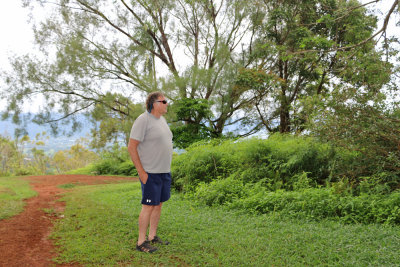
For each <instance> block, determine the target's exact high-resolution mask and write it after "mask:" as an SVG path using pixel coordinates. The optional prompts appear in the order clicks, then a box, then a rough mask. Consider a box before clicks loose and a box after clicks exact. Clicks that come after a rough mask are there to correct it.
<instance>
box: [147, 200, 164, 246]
mask: <svg viewBox="0 0 400 267" xmlns="http://www.w3.org/2000/svg"><path fill="white" fill-rule="evenodd" d="M162 204H163V203H162V202H161V203H160V205H157V206H153V207H154V210H153V212H152V213H151V216H150V230H149V240H153V239H154V237H155V236H156V235H157V227H158V222H159V221H160V216H161V207H162Z"/></svg>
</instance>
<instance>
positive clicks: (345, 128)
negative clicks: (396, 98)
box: [308, 88, 400, 189]
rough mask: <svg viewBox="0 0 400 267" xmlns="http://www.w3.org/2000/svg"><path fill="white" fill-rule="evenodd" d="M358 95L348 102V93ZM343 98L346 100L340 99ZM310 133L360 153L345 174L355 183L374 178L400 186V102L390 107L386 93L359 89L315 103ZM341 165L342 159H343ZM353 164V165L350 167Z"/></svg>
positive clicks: (394, 187) (396, 187)
mask: <svg viewBox="0 0 400 267" xmlns="http://www.w3.org/2000/svg"><path fill="white" fill-rule="evenodd" d="M349 93H350V94H352V95H355V97H354V98H353V99H354V101H352V102H349V101H346V99H347V98H348V96H346V94H349ZM338 99H343V100H344V101H337V100H338ZM312 106H313V111H311V110H310V111H309V112H310V114H312V115H311V116H312V117H313V119H312V120H310V124H311V125H309V127H308V129H309V130H310V132H309V134H311V135H313V136H316V137H318V138H319V139H320V140H322V141H325V142H329V143H331V144H333V145H335V146H336V147H342V148H344V149H346V150H347V151H354V152H356V155H357V157H356V161H355V162H354V164H352V165H351V168H347V170H346V171H345V172H344V173H342V175H344V176H346V177H347V178H350V179H351V180H352V182H356V183H358V182H360V179H363V178H366V177H367V178H368V177H374V179H376V181H377V182H379V183H385V184H387V185H389V186H390V187H392V189H398V185H399V182H400V139H399V135H400V112H399V107H398V104H396V105H393V106H392V107H388V105H387V103H385V96H384V95H383V94H377V95H376V96H375V97H374V101H371V96H368V95H366V94H363V93H358V92H357V90H356V89H351V88H349V90H348V91H347V92H341V93H339V94H338V95H336V96H334V97H331V98H329V99H327V100H326V101H324V102H319V104H318V105H312ZM339 164H340V162H339ZM348 167H349V166H348Z"/></svg>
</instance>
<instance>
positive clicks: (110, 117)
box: [90, 92, 144, 149]
mask: <svg viewBox="0 0 400 267" xmlns="http://www.w3.org/2000/svg"><path fill="white" fill-rule="evenodd" d="M99 102H100V101H99ZM101 102H102V103H101V104H96V106H95V108H94V109H93V110H92V111H91V114H90V116H91V120H92V122H93V125H94V127H93V128H92V129H91V142H90V146H91V147H92V148H96V149H101V148H105V147H106V146H107V145H108V144H110V143H111V144H113V143H116V142H118V140H119V139H122V140H124V142H125V145H128V142H129V135H130V132H131V128H132V125H133V122H134V121H135V119H136V118H137V117H139V115H140V114H142V113H143V112H144V108H143V105H141V104H133V103H132V100H130V99H129V98H128V97H124V96H123V95H121V94H116V93H109V92H108V93H106V94H105V95H104V96H103V97H102V99H101ZM115 110H118V111H119V112H115Z"/></svg>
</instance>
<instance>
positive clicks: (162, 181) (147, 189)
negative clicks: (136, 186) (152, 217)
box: [140, 173, 171, 206]
mask: <svg viewBox="0 0 400 267" xmlns="http://www.w3.org/2000/svg"><path fill="white" fill-rule="evenodd" d="M147 174H148V175H149V178H148V179H147V182H146V184H143V183H142V181H140V183H141V184H142V204H143V205H151V206H157V205H159V204H160V202H165V201H167V200H168V199H169V198H170V196H171V193H170V192H171V173H147Z"/></svg>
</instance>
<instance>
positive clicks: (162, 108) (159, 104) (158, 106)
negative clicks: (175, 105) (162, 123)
mask: <svg viewBox="0 0 400 267" xmlns="http://www.w3.org/2000/svg"><path fill="white" fill-rule="evenodd" d="M163 101H164V102H165V101H167V100H166V99H165V96H160V97H158V99H157V100H156V102H154V105H153V107H154V109H155V111H156V112H158V113H159V114H161V115H164V114H165V113H167V107H168V103H166V102H165V104H164V103H163Z"/></svg>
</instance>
